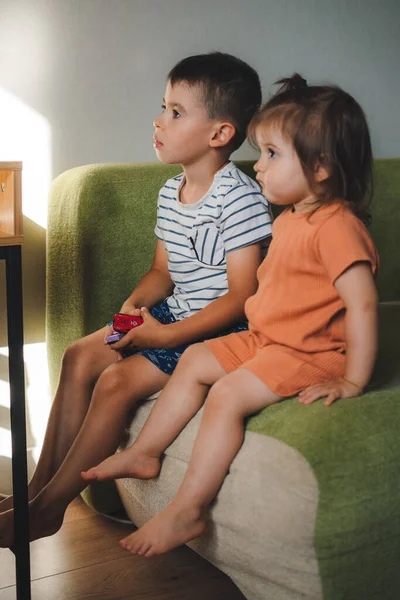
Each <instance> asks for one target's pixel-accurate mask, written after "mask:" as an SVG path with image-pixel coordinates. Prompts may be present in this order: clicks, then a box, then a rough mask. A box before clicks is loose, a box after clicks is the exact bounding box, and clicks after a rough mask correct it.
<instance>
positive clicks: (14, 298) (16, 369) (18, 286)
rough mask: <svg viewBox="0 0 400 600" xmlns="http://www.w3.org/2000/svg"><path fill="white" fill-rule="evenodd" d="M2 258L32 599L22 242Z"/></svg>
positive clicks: (24, 592) (19, 534)
mask: <svg viewBox="0 0 400 600" xmlns="http://www.w3.org/2000/svg"><path fill="white" fill-rule="evenodd" d="M0 259H3V260H5V261H6V288H7V292H6V293H7V330H8V348H9V374H10V417H11V447H12V479H13V495H14V546H13V552H14V554H15V571H16V588H17V600H31V575H30V572H31V569H30V556H29V508H28V469H27V453H26V418H25V377H24V355H23V347H24V330H23V316H22V266H21V246H20V245H18V246H17V245H13V246H0Z"/></svg>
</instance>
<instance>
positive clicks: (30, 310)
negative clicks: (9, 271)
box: [0, 216, 46, 347]
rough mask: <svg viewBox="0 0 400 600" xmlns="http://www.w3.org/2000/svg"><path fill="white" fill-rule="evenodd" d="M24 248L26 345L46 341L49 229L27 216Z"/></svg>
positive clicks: (1, 282)
mask: <svg viewBox="0 0 400 600" xmlns="http://www.w3.org/2000/svg"><path fill="white" fill-rule="evenodd" d="M23 227H24V245H23V246H22V293H23V305H24V339H25V343H26V344H33V343H37V342H44V341H45V309H46V230H45V229H44V228H43V227H41V226H40V225H38V224H37V223H35V222H34V221H31V219H29V218H28V217H25V216H24V220H23ZM5 277H6V269H5V261H4V260H2V261H0V289H1V290H2V293H1V294H0V315H4V319H3V318H2V319H1V322H0V347H2V346H3V347H4V346H7V321H6V318H5V315H6V294H5V288H6V284H5V281H6V279H5Z"/></svg>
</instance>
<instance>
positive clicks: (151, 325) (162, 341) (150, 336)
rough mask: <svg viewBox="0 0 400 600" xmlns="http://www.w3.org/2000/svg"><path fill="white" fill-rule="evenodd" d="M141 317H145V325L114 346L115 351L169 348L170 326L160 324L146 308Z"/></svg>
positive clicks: (141, 312) (143, 309) (130, 332)
mask: <svg viewBox="0 0 400 600" xmlns="http://www.w3.org/2000/svg"><path fill="white" fill-rule="evenodd" d="M139 315H140V316H141V317H143V321H144V322H143V324H142V325H140V326H139V327H134V328H133V329H131V330H130V331H128V333H127V334H126V335H124V337H123V338H122V339H121V340H120V341H119V342H116V343H115V344H112V346H111V347H112V349H113V350H122V349H125V348H132V349H135V350H136V349H141V350H142V349H145V348H165V347H167V344H168V341H167V339H168V336H167V332H168V326H167V325H162V324H161V323H159V322H158V321H157V319H155V318H154V317H153V316H152V315H151V314H150V313H149V311H148V309H147V308H145V307H142V308H141V309H140V311H139Z"/></svg>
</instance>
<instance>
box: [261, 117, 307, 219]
mask: <svg viewBox="0 0 400 600" xmlns="http://www.w3.org/2000/svg"><path fill="white" fill-rule="evenodd" d="M256 140H257V145H258V147H259V148H260V151H261V156H260V158H259V159H258V161H257V162H256V164H255V165H254V170H255V171H256V173H257V176H256V179H257V181H258V182H259V183H260V185H261V187H262V190H263V193H264V195H265V197H266V198H267V200H269V201H270V202H271V203H272V204H279V205H282V206H286V205H289V204H292V205H293V206H294V205H295V210H296V212H308V210H312V208H315V205H313V207H311V206H310V205H311V203H312V202H313V200H314V199H313V194H312V192H311V190H310V188H309V184H308V182H307V179H306V177H305V175H304V173H303V169H302V168H301V164H300V161H299V158H298V156H297V154H296V152H295V149H294V147H293V144H292V143H291V141H290V140H288V139H287V138H284V137H282V134H281V132H280V131H279V129H278V128H277V127H272V128H269V129H265V128H264V129H263V128H262V126H259V127H258V129H257V131H256Z"/></svg>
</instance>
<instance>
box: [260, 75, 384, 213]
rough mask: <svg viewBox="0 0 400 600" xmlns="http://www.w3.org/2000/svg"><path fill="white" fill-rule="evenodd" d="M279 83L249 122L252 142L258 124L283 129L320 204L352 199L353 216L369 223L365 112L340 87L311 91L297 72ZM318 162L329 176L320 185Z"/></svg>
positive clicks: (369, 161) (369, 166)
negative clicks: (316, 175)
mask: <svg viewBox="0 0 400 600" xmlns="http://www.w3.org/2000/svg"><path fill="white" fill-rule="evenodd" d="M276 83H277V84H281V87H280V88H279V90H278V91H277V93H276V94H275V95H274V96H273V97H272V98H271V99H270V100H268V102H267V103H266V104H265V105H264V106H263V107H262V108H261V109H260V110H259V112H258V113H257V114H256V115H255V116H254V118H253V120H252V122H251V123H250V126H249V137H250V139H251V141H252V142H253V143H254V142H255V132H256V129H257V128H258V127H259V125H262V126H264V125H268V126H271V125H272V126H277V127H279V129H280V131H281V132H282V135H283V136H284V137H287V138H289V139H290V140H291V141H292V142H293V146H294V149H295V151H296V154H297V156H298V157H299V160H300V163H301V166H302V168H303V172H304V175H305V177H306V178H307V181H308V184H309V186H310V189H311V191H313V192H314V193H315V195H316V200H317V201H320V202H321V201H323V202H329V201H330V200H333V199H335V198H343V199H344V200H348V201H349V202H350V203H351V206H352V208H353V211H354V213H355V214H356V215H357V216H358V217H359V218H360V219H361V220H362V221H364V222H366V223H368V222H369V221H370V213H369V210H368V207H369V203H370V200H371V197H372V189H373V179H372V149H371V141H370V136H369V130H368V125H367V120H366V117H365V114H364V111H363V110H362V108H361V107H360V105H359V104H358V103H357V102H356V101H355V100H354V98H353V97H352V96H350V94H348V93H347V92H345V91H344V90H342V89H340V88H339V87H337V86H332V85H326V86H308V85H307V82H306V80H305V79H303V77H301V75H299V74H298V73H295V74H294V75H292V77H289V78H286V79H280V80H279V81H277V82H276ZM318 162H320V163H322V164H323V165H324V166H325V167H327V170H328V172H329V177H328V178H327V179H326V180H324V181H322V182H321V183H318V184H316V183H315V179H314V175H315V167H316V165H317V164H318ZM316 188H318V189H316Z"/></svg>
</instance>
